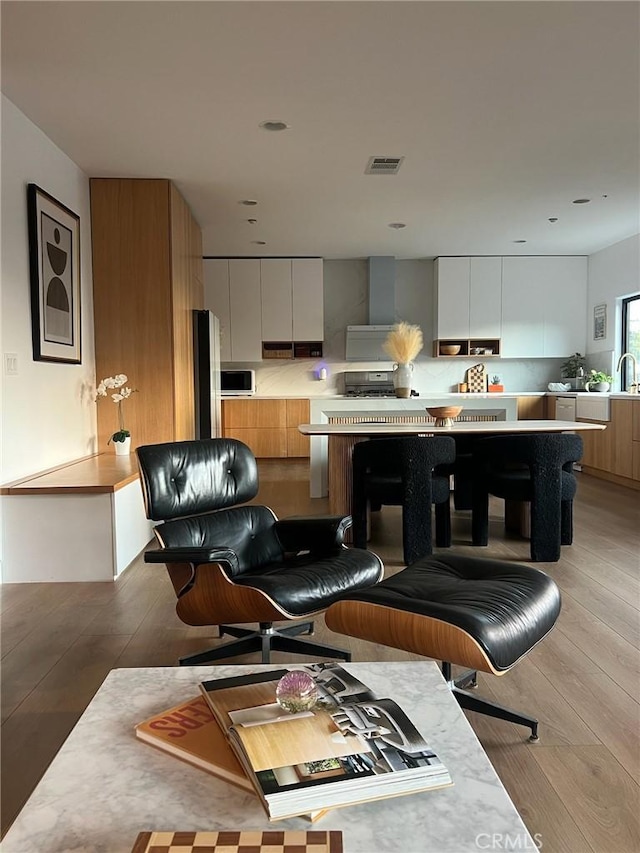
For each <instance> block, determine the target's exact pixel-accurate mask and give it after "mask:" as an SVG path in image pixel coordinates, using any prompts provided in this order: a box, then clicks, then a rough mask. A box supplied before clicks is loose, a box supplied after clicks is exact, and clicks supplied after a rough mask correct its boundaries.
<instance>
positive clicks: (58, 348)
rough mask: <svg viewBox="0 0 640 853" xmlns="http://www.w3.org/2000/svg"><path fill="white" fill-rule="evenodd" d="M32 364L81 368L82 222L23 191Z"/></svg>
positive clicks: (33, 190) (42, 196) (41, 194)
mask: <svg viewBox="0 0 640 853" xmlns="http://www.w3.org/2000/svg"><path fill="white" fill-rule="evenodd" d="M27 212H28V221H29V265H30V270H31V329H32V337H33V359H34V361H61V362H67V363H69V364H80V363H81V350H80V333H81V330H80V217H79V216H78V215H77V214H75V213H73V211H71V210H69V208H67V207H65V206H64V205H63V204H61V203H60V202H59V201H56V199H55V198H53V196H50V195H49V194H48V193H46V192H45V191H44V190H42V189H40V187H38V186H36V184H29V185H28V187H27Z"/></svg>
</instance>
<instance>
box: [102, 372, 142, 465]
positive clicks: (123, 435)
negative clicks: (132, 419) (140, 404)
mask: <svg viewBox="0 0 640 853" xmlns="http://www.w3.org/2000/svg"><path fill="white" fill-rule="evenodd" d="M126 381H127V376H126V375H125V374H124V373H117V374H116V375H115V376H107V378H106V379H103V380H102V381H101V382H100V384H99V385H98V387H97V388H96V402H97V401H98V399H99V398H100V397H106V396H107V395H108V394H107V392H108V391H109V390H110V389H111V390H115V394H111V399H112V400H113V402H114V403H116V404H117V406H118V427H119V428H118V430H117V432H114V433H113V435H112V436H111V438H110V439H109V441H108V442H107V444H111V442H113V448H114V450H115V452H116V456H128V455H129V453H130V452H131V433H130V432H129V430H128V429H126V428H125V425H124V412H123V411H122V403H123V402H124V401H125V400H127V399H128V398H129V397H130V396H131V395H132V394H135V392H136V391H137V388H129V387H128V386H127V385H125V382H126Z"/></svg>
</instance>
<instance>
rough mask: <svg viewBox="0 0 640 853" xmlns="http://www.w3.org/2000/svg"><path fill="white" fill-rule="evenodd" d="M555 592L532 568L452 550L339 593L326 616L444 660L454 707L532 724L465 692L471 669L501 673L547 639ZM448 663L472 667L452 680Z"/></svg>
mask: <svg viewBox="0 0 640 853" xmlns="http://www.w3.org/2000/svg"><path fill="white" fill-rule="evenodd" d="M560 606H561V602H560V591H559V590H558V587H557V586H556V584H555V582H554V581H553V580H552V579H551V578H550V577H549V576H548V575H546V574H545V573H544V572H542V571H540V570H539V569H535V568H532V567H531V566H524V565H521V564H518V563H510V562H505V561H501V560H491V559H480V558H476V557H464V556H459V555H455V554H446V555H440V554H438V555H434V556H429V557H423V558H421V559H420V560H417V561H416V562H415V563H413V564H411V565H410V566H407V568H406V569H403V570H402V571H400V572H398V573H397V574H395V575H392V576H391V577H389V578H387V579H386V580H384V581H382V582H381V583H379V584H377V585H375V586H372V587H369V588H367V589H363V590H359V591H356V592H353V593H350V594H348V595H345V596H343V597H342V598H341V599H340V601H338V602H336V603H335V604H333V605H331V607H329V609H328V610H327V611H326V613H325V621H326V623H327V625H328V627H329V628H330V629H331V630H333V631H337V632H338V633H342V634H346V635H348V636H352V637H358V638H360V639H364V640H369V641H371V642H374V643H380V644H382V645H385V646H391V647H392V648H397V649H403V650H404V651H408V652H414V653H415V654H420V655H425V656H426V657H430V658H435V659H437V660H440V661H442V669H443V674H444V675H445V677H446V678H447V680H448V681H449V684H450V687H451V689H452V690H453V692H454V694H455V695H456V698H457V699H458V701H459V703H460V705H461V706H462V707H464V708H467V709H468V710H472V711H478V712H480V713H485V714H489V715H491V716H495V717H499V718H501V719H507V720H510V721H511V722H515V723H519V724H521V725H525V726H528V727H530V728H531V739H532V740H537V727H538V721H537V720H536V719H535V718H533V717H530V716H528V715H526V714H522V713H520V712H516V711H511V710H510V709H508V708H503V707H501V706H498V705H496V704H494V703H491V702H488V701H487V700H483V699H480V698H479V697H477V696H475V695H473V694H472V693H469V692H468V691H467V690H463V689H462V688H463V687H465V686H469V685H473V686H475V684H476V677H475V673H476V671H477V670H482V671H484V672H491V673H493V674H494V675H503V674H504V673H505V672H508V671H509V670H510V669H511V668H512V667H513V666H515V664H517V663H518V661H519V660H521V659H522V658H523V657H524V656H525V655H526V654H528V653H529V652H530V651H531V649H533V648H534V646H536V645H537V644H538V643H539V642H540V641H541V640H543V639H544V637H546V635H547V634H548V633H549V631H550V630H551V629H552V628H553V626H554V625H555V623H556V620H557V618H558V616H559V614H560ZM451 664H458V665H461V666H466V667H470V668H471V672H470V673H466V674H465V675H464V676H463V677H462V678H458V679H456V680H455V681H454V680H452V678H451Z"/></svg>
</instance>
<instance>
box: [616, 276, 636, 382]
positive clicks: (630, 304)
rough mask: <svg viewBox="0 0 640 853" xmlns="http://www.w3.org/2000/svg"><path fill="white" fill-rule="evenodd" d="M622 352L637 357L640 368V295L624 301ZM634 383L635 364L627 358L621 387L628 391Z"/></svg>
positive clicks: (623, 368)
mask: <svg viewBox="0 0 640 853" xmlns="http://www.w3.org/2000/svg"><path fill="white" fill-rule="evenodd" d="M622 352H630V353H632V354H633V355H635V357H636V361H637V362H638V365H639V366H640V293H636V294H635V296H628V297H627V298H626V299H623V300H622ZM632 382H633V362H632V361H631V359H630V358H626V359H625V360H624V364H623V366H622V377H621V385H620V387H621V388H622V390H623V391H628V390H629V388H630V386H631V383H632Z"/></svg>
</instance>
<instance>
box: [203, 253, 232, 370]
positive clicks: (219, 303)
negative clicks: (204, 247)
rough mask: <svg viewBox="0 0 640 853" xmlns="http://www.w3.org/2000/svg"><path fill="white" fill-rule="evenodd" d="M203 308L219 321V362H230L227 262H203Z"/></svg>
mask: <svg viewBox="0 0 640 853" xmlns="http://www.w3.org/2000/svg"><path fill="white" fill-rule="evenodd" d="M203 266H204V307H205V308H208V309H209V311H212V312H213V313H214V314H215V315H216V317H217V318H218V320H219V321H220V361H231V308H230V305H229V261H225V260H217V259H216V260H205V261H204V264H203Z"/></svg>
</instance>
